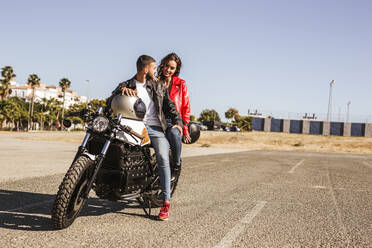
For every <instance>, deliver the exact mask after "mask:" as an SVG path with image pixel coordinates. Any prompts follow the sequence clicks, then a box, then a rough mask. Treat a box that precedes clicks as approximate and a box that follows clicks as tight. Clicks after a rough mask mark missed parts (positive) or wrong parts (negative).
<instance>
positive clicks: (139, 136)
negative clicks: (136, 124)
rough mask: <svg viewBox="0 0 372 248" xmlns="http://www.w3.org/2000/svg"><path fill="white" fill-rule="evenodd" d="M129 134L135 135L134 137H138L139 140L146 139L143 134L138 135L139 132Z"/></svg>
mask: <svg viewBox="0 0 372 248" xmlns="http://www.w3.org/2000/svg"><path fill="white" fill-rule="evenodd" d="M129 133H130V134H132V135H134V136H136V137H137V138H139V139H143V138H144V137H143V136H142V135H141V134H139V133H137V132H135V131H133V130H130V131H129Z"/></svg>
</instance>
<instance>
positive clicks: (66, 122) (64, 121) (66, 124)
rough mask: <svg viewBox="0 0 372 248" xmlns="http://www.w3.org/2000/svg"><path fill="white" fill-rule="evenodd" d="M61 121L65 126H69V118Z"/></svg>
mask: <svg viewBox="0 0 372 248" xmlns="http://www.w3.org/2000/svg"><path fill="white" fill-rule="evenodd" d="M62 123H63V125H64V126H65V127H67V128H69V127H71V121H70V120H63V121H62Z"/></svg>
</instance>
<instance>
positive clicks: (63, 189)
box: [52, 156, 94, 229]
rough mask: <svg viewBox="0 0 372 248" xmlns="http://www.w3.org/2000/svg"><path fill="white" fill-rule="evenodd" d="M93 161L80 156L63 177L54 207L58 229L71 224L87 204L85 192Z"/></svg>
mask: <svg viewBox="0 0 372 248" xmlns="http://www.w3.org/2000/svg"><path fill="white" fill-rule="evenodd" d="M93 163H94V162H93V161H92V160H90V159H89V158H87V157H85V156H80V157H78V158H77V159H76V160H75V162H74V163H73V164H72V165H71V167H70V168H69V170H68V171H67V173H66V175H65V177H64V178H63V180H62V183H61V185H60V186H59V190H58V193H57V196H56V199H55V201H54V204H53V208H52V221H53V226H54V227H55V228H56V229H64V228H66V227H68V226H70V225H71V224H72V223H73V222H74V220H75V219H76V217H77V216H78V215H79V213H80V211H81V209H82V208H83V206H84V205H85V203H86V201H87V198H86V197H83V194H84V192H85V189H86V187H87V185H88V182H89V175H90V173H91V170H90V169H91V168H92V167H93V166H92V165H93Z"/></svg>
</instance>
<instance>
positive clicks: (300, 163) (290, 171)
mask: <svg viewBox="0 0 372 248" xmlns="http://www.w3.org/2000/svg"><path fill="white" fill-rule="evenodd" d="M304 161H305V159H302V160H301V161H300V162H298V163H297V164H296V165H295V166H293V167H292V169H290V170H289V171H288V173H293V172H294V171H295V169H296V168H297V167H298V166H300V165H302V164H303V163H304Z"/></svg>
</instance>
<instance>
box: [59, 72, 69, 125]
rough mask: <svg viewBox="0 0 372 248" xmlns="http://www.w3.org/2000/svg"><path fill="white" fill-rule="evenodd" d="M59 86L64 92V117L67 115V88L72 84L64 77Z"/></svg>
mask: <svg viewBox="0 0 372 248" xmlns="http://www.w3.org/2000/svg"><path fill="white" fill-rule="evenodd" d="M59 86H60V87H61V88H62V92H63V105H62V119H63V118H64V117H65V98H66V90H67V89H68V88H70V86H71V81H70V80H68V79H67V78H62V79H61V80H60V81H59Z"/></svg>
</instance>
